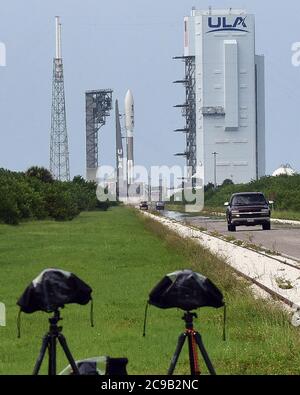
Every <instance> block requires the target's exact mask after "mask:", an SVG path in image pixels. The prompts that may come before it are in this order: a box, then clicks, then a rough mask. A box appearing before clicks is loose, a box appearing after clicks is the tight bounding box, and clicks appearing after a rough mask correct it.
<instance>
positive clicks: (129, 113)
mask: <svg viewBox="0 0 300 395" xmlns="http://www.w3.org/2000/svg"><path fill="white" fill-rule="evenodd" d="M125 129H126V137H127V178H128V185H130V184H132V183H133V168H134V159H133V131H134V101H133V96H132V93H131V91H130V90H128V91H127V93H126V97H125Z"/></svg>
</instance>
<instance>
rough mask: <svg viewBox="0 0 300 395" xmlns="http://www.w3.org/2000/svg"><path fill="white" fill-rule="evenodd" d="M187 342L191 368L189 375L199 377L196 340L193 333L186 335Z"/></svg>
mask: <svg viewBox="0 0 300 395" xmlns="http://www.w3.org/2000/svg"><path fill="white" fill-rule="evenodd" d="M188 340H189V358H190V367H191V375H192V376H199V375H200V371H199V366H198V355H197V349H196V340H195V335H194V333H191V332H189V333H188Z"/></svg>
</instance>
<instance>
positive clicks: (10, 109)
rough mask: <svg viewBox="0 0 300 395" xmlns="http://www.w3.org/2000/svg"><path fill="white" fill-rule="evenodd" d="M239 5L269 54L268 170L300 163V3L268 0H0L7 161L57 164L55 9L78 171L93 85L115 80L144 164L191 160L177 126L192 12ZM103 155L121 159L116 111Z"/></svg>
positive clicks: (3, 157)
mask: <svg viewBox="0 0 300 395" xmlns="http://www.w3.org/2000/svg"><path fill="white" fill-rule="evenodd" d="M209 5H212V6H213V7H217V8H222V7H230V6H231V7H238V8H246V9H247V10H248V11H249V12H251V13H254V14H255V15H256V47H257V53H258V54H265V56H266V130H267V171H268V173H270V172H272V171H273V170H274V169H275V168H277V167H278V166H279V165H280V164H282V163H290V164H291V165H292V166H293V167H294V168H296V169H297V170H298V171H300V155H299V151H300V126H299V125H300V68H296V67H293V66H292V63H291V56H292V52H291V46H292V43H294V42H296V41H300V29H299V26H300V2H299V1H296V0H293V1H291V0H287V1H286V2H285V7H286V8H285V9H283V7H282V4H281V5H280V4H277V3H276V2H272V4H271V2H269V1H261V0H248V1H247V0H242V1H236V0H234V1H226V0H224V1H220V0H218V1H215V0H209V1H205V0H202V1H190V0H184V1H183V0H182V1H180V0H163V1H162V0H110V1H102V0H23V1H21V0H0V7H1V8H0V42H3V43H4V44H5V45H6V49H7V66H6V67H0V167H4V168H9V169H12V170H25V169H26V168H27V167H29V166H31V165H43V166H46V167H48V165H49V138H50V119H51V83H52V81H51V80H52V61H53V57H54V52H55V21H54V17H55V15H60V16H61V18H62V24H63V48H62V49H63V59H64V68H65V89H66V101H67V102H66V103H67V125H68V135H69V142H70V166H71V175H72V176H74V175H76V174H82V175H84V174H85V101H84V92H85V91H86V90H90V89H102V88H112V89H113V90H114V98H118V99H119V100H120V110H121V112H122V111H123V108H124V104H123V102H124V96H125V93H126V91H127V89H128V88H130V89H131V90H132V92H133V94H134V99H135V110H136V129H135V156H136V163H137V164H141V165H146V166H150V165H157V164H165V165H173V164H183V163H184V162H183V159H181V158H176V157H174V156H173V154H174V153H176V152H182V151H183V150H184V148H185V142H184V137H183V136H181V135H177V134H175V133H172V130H173V129H176V128H179V127H182V126H183V119H182V118H181V116H180V112H179V111H178V110H176V109H174V108H173V105H175V104H179V103H182V102H183V100H184V91H183V87H181V86H178V85H173V84H172V81H174V80H176V79H179V78H181V77H183V66H182V64H181V63H180V62H179V61H174V60H172V57H173V56H176V55H181V54H182V52H183V17H184V16H185V15H189V14H190V10H191V8H192V6H196V7H197V8H206V7H208V6H209ZM100 141H101V143H100V162H101V163H102V164H114V144H115V130H114V114H113V112H112V114H111V117H110V119H109V121H108V123H107V125H106V126H105V127H104V128H103V129H102V130H101V136H100Z"/></svg>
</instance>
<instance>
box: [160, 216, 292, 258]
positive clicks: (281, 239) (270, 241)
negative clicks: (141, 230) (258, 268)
mask: <svg viewBox="0 0 300 395" xmlns="http://www.w3.org/2000/svg"><path fill="white" fill-rule="evenodd" d="M164 215H165V216H166V217H168V218H174V219H176V220H178V221H181V222H186V223H188V224H191V225H194V226H197V227H202V228H205V229H207V230H208V231H217V232H219V233H221V234H223V235H225V236H229V235H230V236H233V237H235V238H236V239H237V240H243V241H247V242H249V243H253V244H256V245H258V246H263V247H265V248H267V249H269V250H271V251H276V252H279V253H280V254H284V255H287V256H290V257H292V258H295V259H297V260H299V261H300V226H294V225H284V224H274V223H272V229H271V230H270V231H264V230H262V227H261V226H254V227H246V226H241V227H237V231H236V232H228V230H227V223H226V221H225V218H224V219H222V218H221V219H220V218H216V217H203V216H191V215H188V214H182V213H177V212H174V211H165V212H164Z"/></svg>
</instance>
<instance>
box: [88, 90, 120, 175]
mask: <svg viewBox="0 0 300 395" xmlns="http://www.w3.org/2000/svg"><path fill="white" fill-rule="evenodd" d="M112 94H113V91H112V89H100V90H91V91H87V92H86V93H85V98H86V173H87V174H86V178H87V180H88V181H96V174H97V169H98V166H99V130H100V129H101V128H102V127H103V126H104V125H105V124H106V118H107V117H109V115H110V111H111V110H112Z"/></svg>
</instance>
